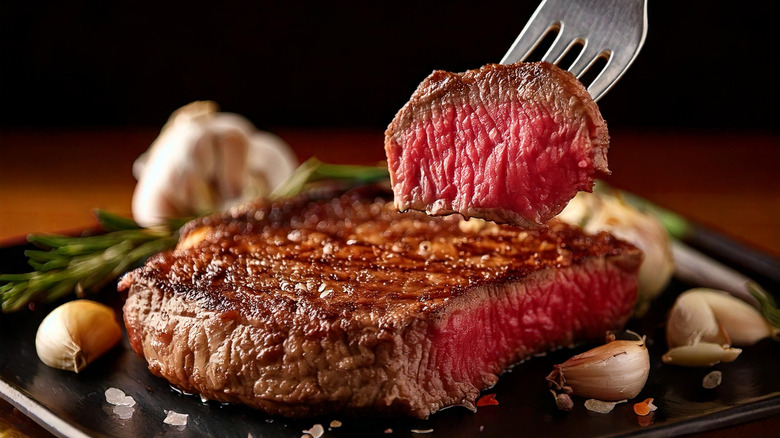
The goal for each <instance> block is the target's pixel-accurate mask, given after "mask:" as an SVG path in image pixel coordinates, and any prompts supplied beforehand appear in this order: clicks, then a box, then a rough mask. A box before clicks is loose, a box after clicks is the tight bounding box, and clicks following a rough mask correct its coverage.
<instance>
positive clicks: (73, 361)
mask: <svg viewBox="0 0 780 438" xmlns="http://www.w3.org/2000/svg"><path fill="white" fill-rule="evenodd" d="M121 338H122V328H121V327H120V326H119V322H117V320H116V315H115V314H114V310H113V309H111V308H110V307H108V306H106V305H103V304H100V303H96V302H94V301H89V300H76V301H70V302H68V303H65V304H63V305H61V306H59V307H57V308H56V309H54V310H53V311H52V312H51V313H49V314H48V315H47V316H46V318H44V319H43V322H41V325H40V327H38V333H37V334H36V336H35V350H36V351H37V353H38V357H39V358H40V359H41V361H42V362H43V363H45V364H46V365H48V366H50V367H53V368H59V369H63V370H68V371H74V372H76V373H78V372H79V371H81V370H82V369H84V367H86V366H87V365H89V364H90V363H91V362H92V361H94V360H95V359H97V358H98V357H100V356H101V355H102V354H103V353H105V352H107V351H108V350H110V349H111V348H112V347H113V346H114V345H116V344H117V342H119V339H121Z"/></svg>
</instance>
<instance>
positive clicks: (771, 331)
mask: <svg viewBox="0 0 780 438" xmlns="http://www.w3.org/2000/svg"><path fill="white" fill-rule="evenodd" d="M686 293H691V294H694V293H695V294H697V295H699V296H701V297H702V299H703V300H704V301H705V302H706V303H707V305H708V306H709V308H710V309H712V312H713V315H714V316H715V319H716V320H717V321H718V324H720V325H721V326H722V327H723V330H724V331H725V332H726V333H727V334H728V337H729V339H731V345H736V346H738V347H747V346H750V345H753V344H755V343H756V342H758V341H760V340H761V339H764V338H768V337H771V336H776V335H777V333H778V330H777V329H776V328H774V327H772V325H771V324H769V321H767V320H766V318H764V316H763V315H761V313H760V312H759V311H758V310H756V308H754V307H753V306H751V305H750V304H748V303H746V302H744V301H742V300H740V299H739V298H737V297H735V296H733V295H730V294H728V293H727V292H723V291H718V290H715V289H706V288H698V289H692V290H690V291H688V292H686Z"/></svg>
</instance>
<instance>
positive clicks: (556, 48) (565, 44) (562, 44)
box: [542, 24, 578, 64]
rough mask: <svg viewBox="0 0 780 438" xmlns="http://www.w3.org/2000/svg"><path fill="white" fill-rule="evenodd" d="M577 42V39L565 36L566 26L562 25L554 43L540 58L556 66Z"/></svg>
mask: <svg viewBox="0 0 780 438" xmlns="http://www.w3.org/2000/svg"><path fill="white" fill-rule="evenodd" d="M577 41H578V39H575V38H571V37H570V36H569V35H567V34H566V24H562V27H561V30H560V32H558V36H557V37H556V38H555V41H553V43H552V46H550V48H549V49H547V53H545V54H544V56H543V57H542V61H547V62H551V63H553V64H557V63H558V61H560V60H561V58H563V56H564V55H565V54H566V52H568V51H569V49H571V48H572V46H573V45H574V44H575V43H576V42H577Z"/></svg>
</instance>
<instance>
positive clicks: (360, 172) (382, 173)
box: [269, 157, 390, 199]
mask: <svg viewBox="0 0 780 438" xmlns="http://www.w3.org/2000/svg"><path fill="white" fill-rule="evenodd" d="M389 177H390V173H389V172H388V170H387V166H354V165H349V164H328V163H323V162H322V161H320V160H318V159H317V158H316V157H312V158H309V159H308V160H306V161H305V162H303V163H302V164H301V165H300V166H298V168H297V169H295V171H294V172H293V174H292V175H290V177H289V178H288V179H287V181H286V182H284V183H283V184H282V185H280V186H279V187H277V188H276V190H274V191H273V192H271V195H270V196H269V197H270V198H271V199H283V198H287V197H290V196H295V195H297V194H298V193H300V192H301V191H302V190H303V189H304V188H305V187H306V185H307V184H310V183H313V182H317V181H324V180H334V181H342V182H347V183H350V184H353V185H359V184H370V183H374V182H377V181H382V180H386V179H388V178H389Z"/></svg>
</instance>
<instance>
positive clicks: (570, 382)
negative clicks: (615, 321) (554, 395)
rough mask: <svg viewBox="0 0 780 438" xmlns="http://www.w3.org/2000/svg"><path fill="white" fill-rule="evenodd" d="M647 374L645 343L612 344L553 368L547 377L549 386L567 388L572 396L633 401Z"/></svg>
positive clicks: (616, 342)
mask: <svg viewBox="0 0 780 438" xmlns="http://www.w3.org/2000/svg"><path fill="white" fill-rule="evenodd" d="M649 374H650V355H649V353H648V351H647V347H646V346H645V343H644V341H642V340H634V341H624V340H619V341H612V342H609V343H607V344H604V345H602V346H600V347H596V348H594V349H592V350H589V351H586V352H585V353H582V354H578V355H576V356H574V357H572V358H571V359H569V360H567V361H566V362H564V363H562V364H560V365H555V367H554V368H553V372H552V373H550V375H549V376H547V381H548V382H549V383H550V385H551V386H553V387H555V388H558V389H561V388H565V387H570V388H571V391H572V392H573V393H574V394H575V395H579V396H581V397H585V398H594V399H597V400H603V401H618V400H626V399H632V398H634V397H636V396H637V395H638V394H639V392H640V391H642V388H644V386H645V383H646V382H647V376H648V375H649Z"/></svg>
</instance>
